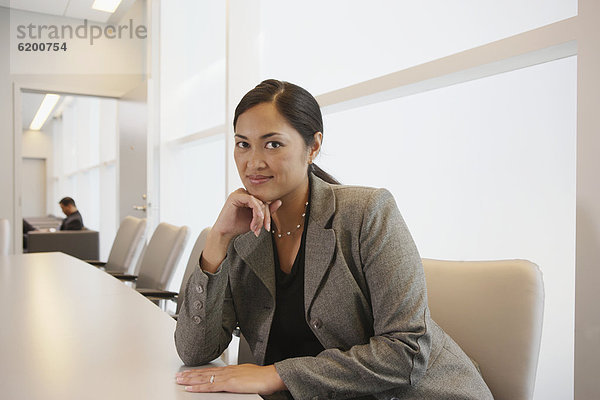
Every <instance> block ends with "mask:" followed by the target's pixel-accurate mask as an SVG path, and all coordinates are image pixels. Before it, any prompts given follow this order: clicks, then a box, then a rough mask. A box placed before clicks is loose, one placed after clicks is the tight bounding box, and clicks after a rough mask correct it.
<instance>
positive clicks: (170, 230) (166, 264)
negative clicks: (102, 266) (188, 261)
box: [107, 222, 188, 290]
mask: <svg viewBox="0 0 600 400" xmlns="http://www.w3.org/2000/svg"><path fill="white" fill-rule="evenodd" d="M187 239H188V227H187V226H182V227H178V226H174V225H171V224H167V223H166V222H161V223H160V224H158V226H157V227H156V230H155V231H154V233H153V234H152V238H150V242H149V243H148V246H147V247H146V250H145V251H144V254H143V256H142V261H141V263H140V269H139V271H140V273H139V275H130V274H125V273H115V272H109V271H107V272H108V273H110V274H111V275H112V276H114V277H115V278H118V279H121V280H124V281H136V283H135V286H136V287H139V288H150V289H160V290H165V289H166V288H167V286H168V285H169V281H170V280H171V278H172V276H173V272H174V271H175V266H176V265H177V262H178V261H179V259H180V258H181V255H182V253H183V249H184V248H185V243H186V242H187Z"/></svg>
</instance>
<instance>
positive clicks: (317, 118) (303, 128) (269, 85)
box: [233, 79, 339, 184]
mask: <svg viewBox="0 0 600 400" xmlns="http://www.w3.org/2000/svg"><path fill="white" fill-rule="evenodd" d="M262 103H272V104H273V105H274V106H275V108H276V109H277V111H279V113H280V114H281V115H283V117H284V118H285V119H286V120H287V122H289V124H290V125H292V126H293V127H294V129H296V130H297V131H298V133H300V136H302V138H303V139H304V143H306V146H309V147H310V146H312V145H313V143H314V142H315V136H314V135H315V133H316V132H321V133H323V117H322V116H321V108H320V107H319V103H317V100H316V99H315V98H314V97H313V96H312V95H311V94H310V93H309V92H308V91H307V90H305V89H303V88H301V87H300V86H298V85H294V84H293V83H289V82H285V81H278V80H275V79H267V80H265V81H262V82H261V83H260V84H258V85H257V86H256V87H255V88H254V89H252V90H250V91H249V92H248V93H246V95H245V96H244V97H243V98H242V100H240V103H239V104H238V105H237V107H236V108H235V115H234V117H233V129H234V130H235V126H236V124H237V120H238V117H239V116H240V115H242V114H243V113H245V112H246V111H248V110H249V109H250V108H252V107H254V106H256V105H259V104H262ZM308 172H311V173H313V174H314V175H316V176H318V177H319V178H321V179H323V180H324V181H325V182H329V183H333V184H339V182H338V181H337V180H336V179H335V178H334V177H332V176H331V175H329V174H328V173H327V172H325V171H323V170H322V169H321V168H319V167H318V166H317V165H315V164H314V163H313V164H309V166H308Z"/></svg>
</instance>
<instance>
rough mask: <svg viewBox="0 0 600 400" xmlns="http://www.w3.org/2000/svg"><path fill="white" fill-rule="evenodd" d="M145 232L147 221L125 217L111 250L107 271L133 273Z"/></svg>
mask: <svg viewBox="0 0 600 400" xmlns="http://www.w3.org/2000/svg"><path fill="white" fill-rule="evenodd" d="M145 231H146V220H145V219H141V218H135V217H131V216H129V217H125V219H124V220H123V222H121V225H120V226H119V230H118V231H117V234H116V236H115V240H114V242H113V245H112V248H111V249H110V254H109V255H108V260H107V261H106V265H105V267H106V270H107V271H110V272H121V273H133V269H134V268H135V262H136V258H137V257H136V256H137V255H139V252H140V250H141V245H142V241H143V239H144V233H145Z"/></svg>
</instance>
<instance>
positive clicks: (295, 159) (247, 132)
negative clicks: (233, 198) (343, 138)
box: [234, 103, 321, 202]
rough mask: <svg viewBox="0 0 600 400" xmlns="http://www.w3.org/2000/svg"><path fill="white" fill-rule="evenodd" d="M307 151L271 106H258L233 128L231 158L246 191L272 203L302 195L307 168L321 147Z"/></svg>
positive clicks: (301, 140)
mask: <svg viewBox="0 0 600 400" xmlns="http://www.w3.org/2000/svg"><path fill="white" fill-rule="evenodd" d="M320 135H321V134H320V133H319V134H317V135H315V145H314V146H312V148H307V146H306V144H305V142H304V139H302V136H300V134H299V133H298V131H297V130H296V129H294V128H293V127H292V126H291V125H290V124H289V123H288V122H287V121H286V119H285V118H284V117H283V116H282V115H281V114H280V113H279V111H277V109H276V108H275V106H274V105H273V104H272V103H261V104H258V105H256V106H254V107H252V108H250V109H248V110H247V111H246V112H244V113H243V114H241V115H240V116H239V117H238V119H237V125H236V127H235V150H234V158H235V163H236V165H237V169H238V173H239V174H240V178H241V179H242V182H243V184H244V186H245V187H246V190H248V192H249V193H250V194H252V195H253V196H255V197H257V198H258V199H260V200H262V201H265V202H271V201H274V200H277V199H281V200H282V201H284V202H285V197H286V196H288V195H291V196H294V195H295V194H296V195H299V194H300V193H303V192H304V190H306V187H307V186H306V185H307V184H308V175H307V167H308V162H309V159H312V158H314V156H316V154H317V153H318V150H319V147H320V142H321V140H320Z"/></svg>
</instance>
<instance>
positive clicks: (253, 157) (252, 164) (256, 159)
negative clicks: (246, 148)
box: [248, 151, 266, 169]
mask: <svg viewBox="0 0 600 400" xmlns="http://www.w3.org/2000/svg"><path fill="white" fill-rule="evenodd" d="M265 165H266V164H265V161H264V159H263V157H262V154H261V153H260V152H258V151H253V152H252V154H250V158H249V159H248V168H251V169H260V168H264V167H265Z"/></svg>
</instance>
